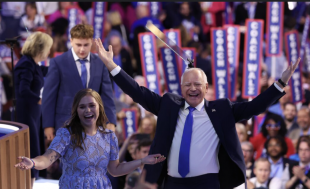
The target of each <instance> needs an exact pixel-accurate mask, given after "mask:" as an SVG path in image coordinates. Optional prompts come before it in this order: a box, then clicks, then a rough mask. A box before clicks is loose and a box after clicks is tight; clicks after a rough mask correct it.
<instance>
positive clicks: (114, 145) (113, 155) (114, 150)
mask: <svg viewBox="0 0 310 189" xmlns="http://www.w3.org/2000/svg"><path fill="white" fill-rule="evenodd" d="M110 145H111V147H110V149H111V150H110V161H111V160H112V161H114V160H118V152H119V149H118V140H117V137H116V135H115V133H114V132H112V133H111V138H110Z"/></svg>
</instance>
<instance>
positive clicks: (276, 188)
mask: <svg viewBox="0 0 310 189" xmlns="http://www.w3.org/2000/svg"><path fill="white" fill-rule="evenodd" d="M249 181H250V182H252V183H253V184H254V186H255V188H259V187H265V188H270V189H281V179H279V178H278V177H275V178H273V179H271V181H270V183H269V186H267V184H268V180H267V181H266V182H264V183H260V182H258V181H257V179H256V177H253V178H250V180H249Z"/></svg>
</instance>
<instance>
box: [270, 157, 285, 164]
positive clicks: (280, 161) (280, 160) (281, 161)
mask: <svg viewBox="0 0 310 189" xmlns="http://www.w3.org/2000/svg"><path fill="white" fill-rule="evenodd" d="M268 160H269V162H270V164H271V165H279V164H282V163H283V158H282V157H281V158H280V159H279V160H278V161H277V162H276V163H274V162H273V161H272V159H271V158H270V157H268Z"/></svg>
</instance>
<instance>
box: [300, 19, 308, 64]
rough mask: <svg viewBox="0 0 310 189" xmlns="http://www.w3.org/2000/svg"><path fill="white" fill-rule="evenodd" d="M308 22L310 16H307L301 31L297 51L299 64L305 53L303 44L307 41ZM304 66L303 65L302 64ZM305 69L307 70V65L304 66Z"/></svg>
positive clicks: (301, 62)
mask: <svg viewBox="0 0 310 189" xmlns="http://www.w3.org/2000/svg"><path fill="white" fill-rule="evenodd" d="M309 24H310V17H309V16H307V18H306V21H305V24H304V30H303V32H302V38H301V48H300V51H299V56H300V58H301V60H300V64H301V65H304V64H303V60H304V55H305V46H306V42H307V38H308V33H309ZM305 66H307V64H305ZM303 67H304V66H303ZM305 69H306V70H309V69H310V68H309V67H305Z"/></svg>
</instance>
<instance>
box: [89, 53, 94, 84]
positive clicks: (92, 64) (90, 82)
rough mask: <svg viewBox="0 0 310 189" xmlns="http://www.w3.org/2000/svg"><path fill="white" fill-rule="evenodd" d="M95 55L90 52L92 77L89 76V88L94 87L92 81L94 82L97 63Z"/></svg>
mask: <svg viewBox="0 0 310 189" xmlns="http://www.w3.org/2000/svg"><path fill="white" fill-rule="evenodd" d="M95 58H96V57H95V56H94V55H93V54H91V53H90V62H89V63H90V68H89V69H90V71H89V73H90V78H89V83H88V88H92V87H91V86H92V83H93V78H94V76H95V74H96V63H95Z"/></svg>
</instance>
